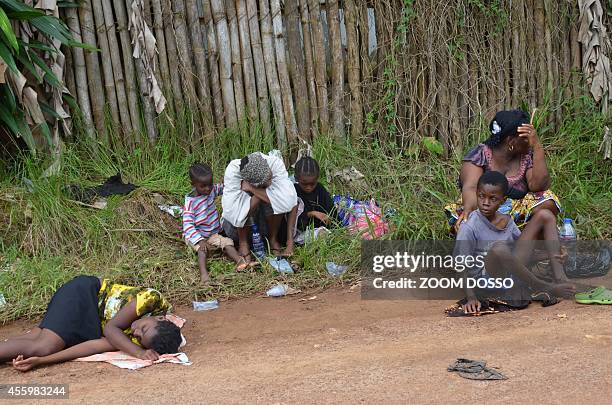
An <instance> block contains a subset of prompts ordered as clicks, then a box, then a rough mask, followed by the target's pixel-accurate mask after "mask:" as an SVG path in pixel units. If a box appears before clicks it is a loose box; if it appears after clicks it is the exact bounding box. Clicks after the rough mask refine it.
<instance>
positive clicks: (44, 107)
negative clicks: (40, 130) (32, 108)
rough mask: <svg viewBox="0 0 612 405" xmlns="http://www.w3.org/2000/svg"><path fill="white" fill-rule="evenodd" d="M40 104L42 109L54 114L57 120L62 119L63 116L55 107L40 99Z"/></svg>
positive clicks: (51, 114)
mask: <svg viewBox="0 0 612 405" xmlns="http://www.w3.org/2000/svg"><path fill="white" fill-rule="evenodd" d="M38 105H40V109H41V110H42V112H43V113H45V114H48V115H50V116H52V117H53V118H55V119H56V120H61V119H62V117H60V115H59V114H58V113H57V112H56V111H55V110H54V109H53V108H51V106H50V105H49V104H47V103H45V102H44V101H39V102H38Z"/></svg>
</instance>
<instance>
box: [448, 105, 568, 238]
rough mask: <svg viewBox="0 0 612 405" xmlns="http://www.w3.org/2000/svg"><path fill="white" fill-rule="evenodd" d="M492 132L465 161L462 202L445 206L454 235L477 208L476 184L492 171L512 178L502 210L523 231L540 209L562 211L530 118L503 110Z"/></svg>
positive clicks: (495, 119) (460, 182)
mask: <svg viewBox="0 0 612 405" xmlns="http://www.w3.org/2000/svg"><path fill="white" fill-rule="evenodd" d="M489 130H490V133H491V135H490V136H489V139H487V140H486V141H485V142H484V143H481V144H479V145H477V146H476V147H474V148H473V149H472V150H470V151H469V152H468V153H467V154H466V155H465V157H464V158H463V165H462V166H461V174H460V176H459V187H460V189H461V199H460V201H459V202H458V203H456V204H450V205H448V206H446V207H445V211H446V214H447V217H448V221H449V224H450V226H451V232H453V233H456V232H457V231H458V229H459V227H460V226H461V224H462V223H463V222H464V221H465V220H467V218H468V217H469V216H470V213H472V211H474V210H475V209H476V208H477V199H476V184H477V183H478V179H479V178H480V176H481V175H482V174H483V173H484V172H487V171H491V170H495V171H498V172H501V173H502V174H504V175H505V176H506V178H507V179H508V184H509V187H510V189H509V192H508V197H509V199H508V200H506V202H505V203H504V204H502V206H501V208H500V211H501V212H503V213H504V214H509V215H510V216H511V217H512V219H513V220H514V222H515V223H516V224H517V225H518V226H519V228H522V227H523V226H524V225H525V223H526V222H527V221H528V220H529V219H530V218H531V216H532V215H533V214H534V213H535V212H537V211H538V210H542V209H545V210H549V211H550V212H551V213H553V214H554V215H555V216H556V215H557V214H558V213H559V211H560V209H561V207H560V204H559V200H558V198H557V196H555V195H554V194H553V193H552V191H550V190H548V188H549V187H550V183H551V179H550V175H549V174H548V168H547V166H546V158H545V155H544V149H543V147H542V144H540V141H539V139H538V136H537V134H536V130H535V128H534V127H533V125H531V124H530V123H529V116H528V115H527V114H526V113H525V112H523V111H520V110H512V111H500V112H498V113H497V114H496V115H495V118H494V119H493V120H492V121H491V123H490V125H489Z"/></svg>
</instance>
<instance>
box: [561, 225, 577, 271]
mask: <svg viewBox="0 0 612 405" xmlns="http://www.w3.org/2000/svg"><path fill="white" fill-rule="evenodd" d="M576 239H577V235H576V230H575V229H574V226H573V225H572V220H571V219H570V218H563V225H562V226H561V229H560V230H559V240H560V241H561V244H562V246H564V247H565V249H566V250H567V259H566V261H565V272H566V273H573V272H575V271H576Z"/></svg>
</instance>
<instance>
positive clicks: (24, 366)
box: [13, 354, 41, 372]
mask: <svg viewBox="0 0 612 405" xmlns="http://www.w3.org/2000/svg"><path fill="white" fill-rule="evenodd" d="M40 364H41V359H40V357H28V358H27V359H24V358H23V355H21V354H20V355H19V356H17V357H15V358H14V359H13V368H14V369H15V370H19V371H22V372H26V371H30V370H32V369H33V368H35V367H38V366H39V365H40Z"/></svg>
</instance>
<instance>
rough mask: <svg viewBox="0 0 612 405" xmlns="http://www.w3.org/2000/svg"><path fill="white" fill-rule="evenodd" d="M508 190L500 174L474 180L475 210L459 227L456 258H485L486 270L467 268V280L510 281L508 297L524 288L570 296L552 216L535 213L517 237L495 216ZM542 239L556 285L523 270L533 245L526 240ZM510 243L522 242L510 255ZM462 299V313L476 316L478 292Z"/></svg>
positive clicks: (505, 218) (511, 223) (515, 231)
mask: <svg viewBox="0 0 612 405" xmlns="http://www.w3.org/2000/svg"><path fill="white" fill-rule="evenodd" d="M507 191H508V180H507V179H506V176H504V175H503V174H501V173H499V172H496V171H488V172H485V173H484V174H483V175H482V176H481V177H480V179H479V180H478V185H477V189H476V194H477V199H478V210H476V211H474V212H472V213H471V214H470V216H469V218H468V219H467V221H466V222H464V223H463V224H461V227H460V228H459V233H458V234H457V243H456V245H455V251H454V255H455V256H458V255H464V256H468V255H471V256H474V257H476V256H478V255H480V256H483V257H484V266H480V267H478V266H475V267H472V268H469V269H467V270H466V274H465V275H466V277H473V278H489V277H490V276H493V277H510V278H512V279H513V280H516V282H515V283H514V287H512V288H510V289H508V290H507V291H506V292H505V294H506V295H507V296H509V297H512V296H516V294H515V293H516V292H517V290H518V289H520V288H524V287H525V284H526V285H527V286H528V287H530V288H531V289H536V290H539V291H547V292H549V293H550V294H551V295H553V296H556V297H559V296H566V295H570V294H572V293H573V292H574V290H575V287H574V286H573V285H572V284H569V283H567V277H566V276H565V274H564V272H563V266H562V262H563V260H564V259H565V253H564V252H563V251H562V250H561V249H560V244H559V235H558V232H557V225H556V217H555V216H554V215H553V214H552V213H551V212H550V211H547V210H538V211H536V212H535V213H534V214H533V215H532V217H531V219H530V220H529V222H528V224H527V226H526V227H525V229H524V231H523V233H521V231H519V229H518V228H517V226H516V224H515V223H514V221H513V220H512V218H511V217H510V216H509V215H506V214H502V213H500V212H498V211H497V210H498V208H499V207H500V205H501V204H502V203H503V202H504V201H505V200H506V194H507ZM540 235H544V239H545V240H546V241H547V242H546V248H547V254H546V258H550V262H551V266H552V268H553V272H554V277H555V280H556V283H548V282H544V281H542V280H540V279H538V278H537V277H535V276H534V275H533V273H531V272H530V271H529V270H528V269H527V268H526V267H525V265H526V264H527V263H529V262H530V261H531V260H533V259H534V257H533V251H534V246H533V244H530V243H529V242H525V241H533V240H537V239H539V236H540ZM514 241H521V242H520V243H519V244H517V246H516V249H514V251H513V250H512V249H511V247H512V246H511V245H513V242H514ZM466 296H467V297H466V299H467V302H466V303H465V304H464V305H463V310H464V312H465V313H475V312H478V311H479V310H480V307H481V303H480V301H479V300H478V297H477V294H476V292H475V291H474V290H473V289H471V288H466Z"/></svg>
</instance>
